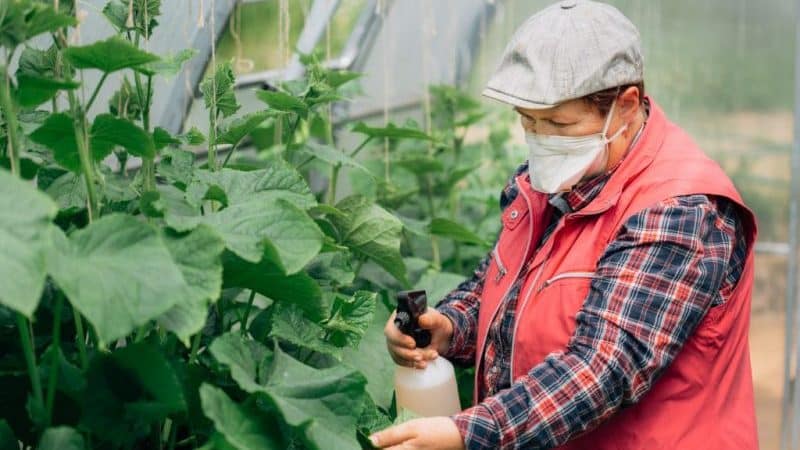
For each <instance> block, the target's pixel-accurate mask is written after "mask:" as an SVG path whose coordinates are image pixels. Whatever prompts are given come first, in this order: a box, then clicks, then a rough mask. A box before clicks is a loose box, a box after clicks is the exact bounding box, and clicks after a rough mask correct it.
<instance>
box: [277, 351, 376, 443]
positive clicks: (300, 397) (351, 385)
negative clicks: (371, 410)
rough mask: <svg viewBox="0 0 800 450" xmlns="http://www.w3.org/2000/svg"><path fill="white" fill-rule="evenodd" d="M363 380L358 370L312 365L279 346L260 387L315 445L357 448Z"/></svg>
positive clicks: (292, 423)
mask: <svg viewBox="0 0 800 450" xmlns="http://www.w3.org/2000/svg"><path fill="white" fill-rule="evenodd" d="M365 384H366V380H365V379H364V377H363V376H362V375H361V374H360V373H358V371H356V370H354V369H352V368H349V367H346V366H343V365H338V366H334V367H331V368H328V369H322V370H320V369H315V368H312V367H309V366H306V365H304V364H302V363H300V362H299V361H297V360H295V359H293V358H292V357H290V356H289V355H287V354H286V353H284V352H283V351H281V349H280V348H279V347H276V348H275V356H274V357H273V360H272V364H271V365H270V368H269V374H268V378H267V384H266V385H265V386H264V388H263V391H264V392H265V393H266V394H267V397H268V398H269V400H270V402H271V403H272V404H273V405H274V406H275V407H276V408H277V410H278V411H279V412H280V414H281V416H283V420H284V421H286V422H287V423H288V424H289V425H291V426H293V427H295V430H296V431H298V432H300V433H302V435H303V437H304V438H305V439H304V440H305V443H306V445H308V446H310V447H311V448H315V449H331V448H335V449H342V450H345V449H359V448H361V446H360V445H359V444H358V441H357V440H356V424H357V422H358V417H359V416H360V414H361V409H362V408H363V405H364V398H365V391H364V385H365Z"/></svg>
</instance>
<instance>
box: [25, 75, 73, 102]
mask: <svg viewBox="0 0 800 450" xmlns="http://www.w3.org/2000/svg"><path fill="white" fill-rule="evenodd" d="M17 84H18V87H17V92H16V96H17V103H19V105H20V106H23V107H31V106H37V105H41V104H42V103H44V102H46V101H47V100H50V99H51V98H53V97H54V96H55V95H56V93H57V92H58V91H59V90H62V89H65V90H71V89H76V88H77V87H79V86H80V83H76V82H74V81H64V80H57V79H54V78H48V77H43V76H38V75H24V74H23V75H18V76H17Z"/></svg>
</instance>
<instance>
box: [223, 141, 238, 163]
mask: <svg viewBox="0 0 800 450" xmlns="http://www.w3.org/2000/svg"><path fill="white" fill-rule="evenodd" d="M237 145H239V143H238V142H237V143H236V144H234V145H233V147H231V151H230V152H228V154H227V155H225V161H222V168H223V169H224V168H225V166H227V165H228V161H230V159H231V156H233V152H235V151H236V146H237Z"/></svg>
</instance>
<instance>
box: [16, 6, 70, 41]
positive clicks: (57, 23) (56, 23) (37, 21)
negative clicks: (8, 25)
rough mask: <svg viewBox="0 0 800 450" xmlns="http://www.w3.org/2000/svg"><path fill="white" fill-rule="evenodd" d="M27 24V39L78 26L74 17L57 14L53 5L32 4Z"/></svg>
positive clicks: (27, 16) (27, 15)
mask: <svg viewBox="0 0 800 450" xmlns="http://www.w3.org/2000/svg"><path fill="white" fill-rule="evenodd" d="M23 3H24V2H23ZM26 22H27V23H26V27H25V28H26V34H27V39H30V38H32V37H34V36H38V35H40V34H42V33H49V32H52V31H56V30H58V29H60V28H64V27H74V26H76V25H77V24H78V21H77V20H76V19H75V18H74V17H72V16H70V15H67V14H62V13H59V12H56V10H55V9H53V7H52V6H51V5H46V4H42V3H33V4H31V9H30V10H29V11H28V13H27V14H26Z"/></svg>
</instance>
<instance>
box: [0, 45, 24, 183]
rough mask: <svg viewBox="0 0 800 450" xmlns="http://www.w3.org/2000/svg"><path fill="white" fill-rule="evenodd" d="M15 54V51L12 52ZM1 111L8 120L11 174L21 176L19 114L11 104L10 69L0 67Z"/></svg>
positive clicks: (8, 152)
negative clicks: (18, 132) (18, 133)
mask: <svg viewBox="0 0 800 450" xmlns="http://www.w3.org/2000/svg"><path fill="white" fill-rule="evenodd" d="M12 54H13V51H12ZM0 77H2V80H0V82H1V83H0V84H2V86H0V109H2V110H3V116H5V119H6V129H7V130H8V146H7V149H8V151H7V156H8V159H9V161H11V173H13V174H15V175H19V150H20V149H19V141H18V139H17V126H18V125H17V112H16V110H15V108H14V104H13V103H12V102H11V77H10V76H9V75H8V67H7V66H3V67H0Z"/></svg>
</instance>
